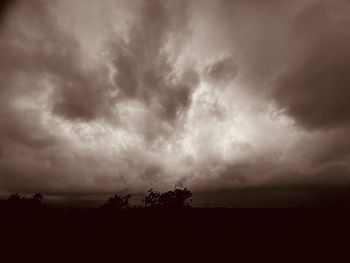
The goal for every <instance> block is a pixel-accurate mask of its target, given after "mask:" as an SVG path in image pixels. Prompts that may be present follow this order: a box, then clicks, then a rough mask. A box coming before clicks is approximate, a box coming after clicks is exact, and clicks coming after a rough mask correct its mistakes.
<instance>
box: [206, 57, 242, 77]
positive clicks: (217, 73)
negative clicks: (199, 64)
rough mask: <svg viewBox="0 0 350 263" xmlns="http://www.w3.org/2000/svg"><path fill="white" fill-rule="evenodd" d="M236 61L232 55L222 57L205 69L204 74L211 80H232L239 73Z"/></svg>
mask: <svg viewBox="0 0 350 263" xmlns="http://www.w3.org/2000/svg"><path fill="white" fill-rule="evenodd" d="M237 72H238V68H237V65H236V62H235V60H234V59H232V58H231V57H226V58H222V59H220V60H218V61H216V62H215V63H213V64H211V65H208V66H206V67H205V69H204V74H205V75H206V76H207V77H208V78H209V80H212V81H216V82H220V81H230V80H232V79H234V78H235V77H236V75H237Z"/></svg>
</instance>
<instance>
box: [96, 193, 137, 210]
mask: <svg viewBox="0 0 350 263" xmlns="http://www.w3.org/2000/svg"><path fill="white" fill-rule="evenodd" d="M130 197H131V195H130V194H129V195H117V194H115V195H114V196H112V197H110V198H109V199H108V200H107V202H106V203H104V204H103V206H102V208H105V209H116V210H122V209H125V208H128V207H129V199H130Z"/></svg>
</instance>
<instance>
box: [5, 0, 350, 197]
mask: <svg viewBox="0 0 350 263" xmlns="http://www.w3.org/2000/svg"><path fill="white" fill-rule="evenodd" d="M9 3H10V2H9ZM4 8H6V9H4ZM349 9H350V4H349V2H348V1H345V0H340V1H334V2H333V1H332V2H330V1H322V0H298V1H277V0H271V1H257V0H256V1H243V0H235V1H225V0H221V1H209V0H208V1H200V3H199V1H170V0H169V1H166V0H165V1H160V0H152V1H145V0H134V1H126V0H118V1H114V0H103V1H98V2H97V1H93V0H87V1H86V0H84V1H83V0H77V1H70V0H63V1H44V0H32V1H24V0H22V1H21V0H17V1H15V2H13V3H12V5H4V6H1V9H0V10H1V11H0V15H1V20H0V52H1V61H0V80H1V89H0V191H1V192H3V193H8V192H14V191H17V192H34V191H42V192H45V193H48V194H59V195H60V194H61V195H62V194H97V193H109V192H115V191H132V192H134V191H141V192H142V191H144V190H145V189H146V188H148V187H157V188H162V189H163V188H164V189H165V188H168V187H171V186H172V185H174V184H180V185H186V186H189V187H191V188H193V189H194V190H195V191H209V190H218V191H221V190H223V189H238V188H239V189H248V188H249V189H250V188H251V187H275V186H288V187H289V188H288V189H290V188H293V187H294V186H295V185H305V184H306V185H330V184H332V185H342V186H344V185H347V184H348V182H349V179H350V167H349V159H350V141H349V139H348V138H347V137H348V136H347V134H348V133H349V129H350V128H349V120H350V119H349V118H350V108H349V104H348V103H347V98H348V97H349V95H350V94H349V91H348V87H349V84H350V79H349V77H348V74H347V73H348V71H349V69H350V67H349V63H350V57H349V52H348V51H347V47H348V46H349V44H350V32H349V30H348V28H349V23H350V19H349V16H348V15H347V14H348V12H349Z"/></svg>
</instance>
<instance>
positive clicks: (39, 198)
mask: <svg viewBox="0 0 350 263" xmlns="http://www.w3.org/2000/svg"><path fill="white" fill-rule="evenodd" d="M32 198H33V199H34V200H38V201H40V202H42V200H43V199H44V196H43V194H42V193H35V194H33V197H32Z"/></svg>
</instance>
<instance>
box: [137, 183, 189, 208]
mask: <svg viewBox="0 0 350 263" xmlns="http://www.w3.org/2000/svg"><path fill="white" fill-rule="evenodd" d="M143 202H144V204H145V206H146V207H162V208H184V207H190V206H191V203H192V192H191V191H190V190H188V189H187V188H184V189H180V188H177V187H176V186H175V188H174V190H170V191H167V192H163V193H161V192H157V191H154V190H153V189H152V188H151V189H149V190H148V191H147V195H146V197H145V198H144V199H143Z"/></svg>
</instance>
